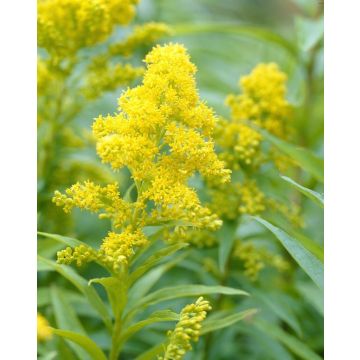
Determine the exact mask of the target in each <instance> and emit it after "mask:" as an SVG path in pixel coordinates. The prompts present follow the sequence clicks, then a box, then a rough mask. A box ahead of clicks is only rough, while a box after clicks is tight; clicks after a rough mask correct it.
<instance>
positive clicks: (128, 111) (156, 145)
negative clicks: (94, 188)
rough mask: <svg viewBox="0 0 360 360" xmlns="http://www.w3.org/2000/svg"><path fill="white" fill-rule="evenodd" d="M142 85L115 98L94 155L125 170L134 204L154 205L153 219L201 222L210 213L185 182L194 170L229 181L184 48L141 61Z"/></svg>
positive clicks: (160, 50)
mask: <svg viewBox="0 0 360 360" xmlns="http://www.w3.org/2000/svg"><path fill="white" fill-rule="evenodd" d="M145 63H146V64H147V70H146V72H145V74H144V80H143V83H142V84H141V85H140V86H138V87H136V88H133V89H129V90H127V91H126V92H125V93H124V94H123V95H122V96H121V97H120V99H119V113H118V114H117V115H115V116H107V117H99V118H98V119H97V120H96V121H95V123H94V126H93V131H94V135H95V137H96V139H97V152H98V154H99V156H100V157H101V159H102V161H103V162H105V163H109V164H110V165H111V166H112V168H113V169H120V168H122V167H125V166H126V167H127V168H128V169H129V170H130V171H131V173H132V177H133V178H134V180H135V181H136V182H137V183H139V184H140V186H141V189H142V192H141V194H140V196H139V199H138V201H139V202H142V203H143V204H144V206H145V204H146V203H147V202H148V201H152V202H153V203H154V205H155V208H154V210H153V211H152V213H151V217H153V218H155V219H157V220H164V219H169V218H170V219H174V218H175V219H178V218H181V219H186V220H190V221H195V220H197V221H199V219H204V218H208V217H209V216H210V212H209V211H208V210H207V209H204V208H202V207H201V205H200V201H199V199H198V197H197V195H196V192H195V191H194V190H193V189H191V188H189V187H188V186H187V180H188V179H189V177H191V176H192V175H193V174H194V173H195V172H196V171H198V172H200V173H201V174H202V175H203V176H205V177H216V178H217V179H218V180H219V181H220V182H227V181H229V177H230V175H229V173H230V171H229V170H226V169H224V164H223V162H221V161H220V160H219V159H218V158H217V155H216V154H215V151H214V143H213V141H212V140H211V137H210V136H211V134H212V132H213V129H214V126H215V121H216V120H215V117H214V114H213V112H212V110H211V109H210V108H208V107H207V106H206V104H205V103H203V102H201V101H200V99H199V96H198V93H197V90H196V85H195V79H194V73H195V71H196V68H195V66H194V65H193V64H192V63H191V62H190V59H189V56H188V54H187V53H186V50H185V48H184V47H183V46H181V45H177V44H170V45H165V46H157V47H155V48H154V49H153V50H152V51H151V52H150V53H149V54H148V55H147V56H146V58H145Z"/></svg>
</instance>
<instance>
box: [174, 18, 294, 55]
mask: <svg viewBox="0 0 360 360" xmlns="http://www.w3.org/2000/svg"><path fill="white" fill-rule="evenodd" d="M171 28H172V29H173V31H174V33H175V35H186V34H189V35H192V34H196V33H203V32H204V33H211V32H213V33H220V34H221V33H227V34H238V35H241V36H247V37H252V38H255V39H258V40H261V41H265V42H268V43H272V44H275V45H277V46H280V47H281V48H283V49H284V50H286V51H287V52H288V53H289V54H290V55H291V56H293V57H294V58H295V59H297V58H298V50H297V48H296V46H294V44H293V43H292V42H290V41H288V40H287V39H285V38H284V37H282V36H281V35H279V34H277V33H275V32H272V31H270V30H268V29H265V28H261V27H256V26H249V25H239V24H229V23H216V22H214V23H197V24H196V23H184V24H177V25H173V26H172V27H171Z"/></svg>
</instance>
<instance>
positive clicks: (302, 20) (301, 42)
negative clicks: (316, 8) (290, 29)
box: [295, 16, 324, 52]
mask: <svg viewBox="0 0 360 360" xmlns="http://www.w3.org/2000/svg"><path fill="white" fill-rule="evenodd" d="M295 30H296V36H297V40H298V46H299V48H300V49H301V50H302V51H304V52H307V51H309V50H311V49H312V48H313V47H314V46H315V45H316V44H317V43H318V42H319V41H321V39H322V38H323V36H324V19H323V18H322V17H321V18H319V19H309V18H306V17H303V16H297V17H296V18H295Z"/></svg>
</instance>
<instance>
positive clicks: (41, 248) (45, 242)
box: [37, 239, 63, 258]
mask: <svg viewBox="0 0 360 360" xmlns="http://www.w3.org/2000/svg"><path fill="white" fill-rule="evenodd" d="M62 248H63V246H62V245H61V244H59V243H58V242H57V241H55V240H54V239H41V240H40V239H39V240H38V242H37V250H38V254H39V255H41V256H43V257H45V258H52V257H54V256H55V255H56V253H57V252H58V251H59V250H61V249H62Z"/></svg>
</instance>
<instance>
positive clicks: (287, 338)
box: [255, 320, 322, 360]
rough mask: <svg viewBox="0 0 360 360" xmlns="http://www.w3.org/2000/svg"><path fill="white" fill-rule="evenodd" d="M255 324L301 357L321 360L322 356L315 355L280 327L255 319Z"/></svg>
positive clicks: (308, 359) (306, 359)
mask: <svg viewBox="0 0 360 360" xmlns="http://www.w3.org/2000/svg"><path fill="white" fill-rule="evenodd" d="M255 326H256V327H257V328H258V329H260V330H261V331H263V332H265V333H266V334H267V335H269V336H270V337H272V338H273V339H276V340H278V341H280V342H281V343H282V344H284V345H285V346H286V347H287V348H288V349H290V350H291V351H292V352H293V353H294V354H296V355H297V356H299V357H300V358H301V359H304V360H322V358H321V357H320V356H319V355H317V354H316V353H315V352H314V351H313V350H311V349H310V348H309V347H308V346H307V345H306V344H304V343H303V342H301V341H300V340H298V339H297V338H296V337H294V336H292V335H289V334H288V333H286V332H285V331H284V330H282V329H281V328H280V327H278V326H275V325H272V324H269V323H267V322H265V321H261V320H256V321H255Z"/></svg>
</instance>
